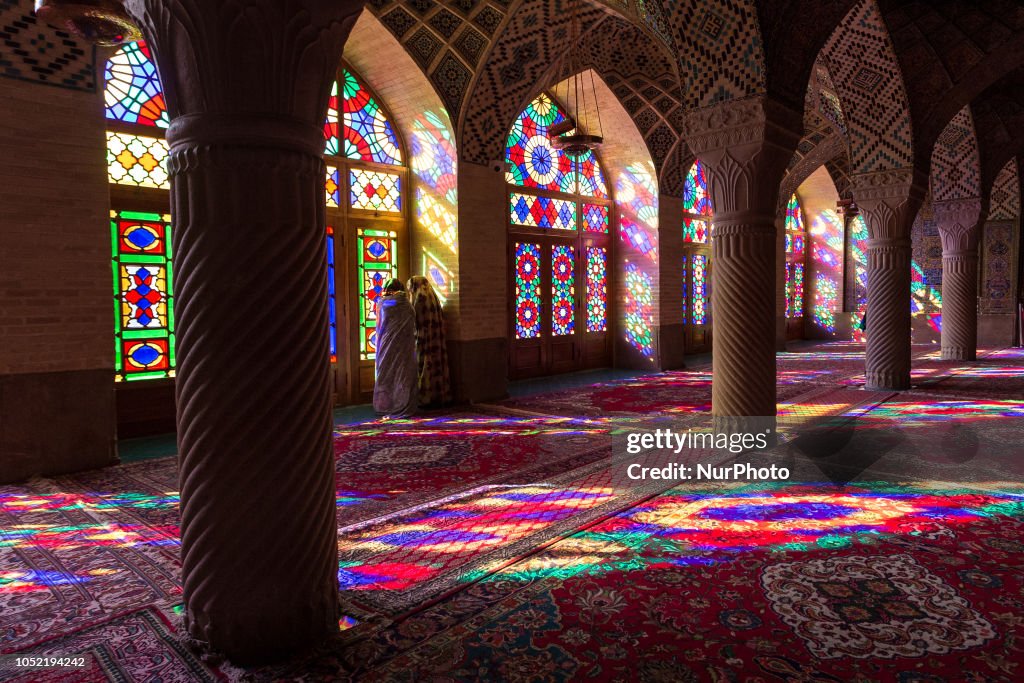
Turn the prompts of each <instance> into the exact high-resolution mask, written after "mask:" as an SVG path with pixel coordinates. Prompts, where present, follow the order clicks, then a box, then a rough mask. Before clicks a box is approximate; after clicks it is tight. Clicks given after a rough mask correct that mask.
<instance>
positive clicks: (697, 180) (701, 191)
mask: <svg viewBox="0 0 1024 683" xmlns="http://www.w3.org/2000/svg"><path fill="white" fill-rule="evenodd" d="M683 210H685V211H686V212H688V213H693V214H698V215H701V216H710V215H712V213H714V212H713V211H712V209H711V198H710V197H709V196H708V181H707V176H706V175H705V173H704V165H703V164H702V163H700V161H699V160H698V161H695V162H693V166H691V167H690V172H689V173H687V174H686V181H685V182H684V184H683Z"/></svg>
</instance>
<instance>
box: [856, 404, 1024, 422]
mask: <svg viewBox="0 0 1024 683" xmlns="http://www.w3.org/2000/svg"><path fill="white" fill-rule="evenodd" d="M849 415H850V416H856V417H858V424H859V425H860V426H873V424H874V425H877V426H886V427H890V426H891V427H896V426H898V427H900V428H906V427H928V426H932V425H936V424H941V423H950V422H959V423H961V424H966V423H970V422H976V421H984V420H993V419H997V418H1007V417H1011V418H1013V417H1016V418H1020V417H1024V401H969V400H963V401H940V400H930V401H922V402H913V401H889V402H886V403H884V404H882V405H881V406H878V407H876V408H874V409H872V410H871V411H870V412H868V413H864V412H862V411H852V412H851V413H849Z"/></svg>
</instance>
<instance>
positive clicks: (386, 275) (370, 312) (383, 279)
mask: <svg viewBox="0 0 1024 683" xmlns="http://www.w3.org/2000/svg"><path fill="white" fill-rule="evenodd" d="M397 237H398V235H397V233H395V232H389V231H386V230H368V229H363V228H359V229H358V230H357V231H356V244H357V247H358V249H359V268H358V270H359V273H358V275H359V357H360V359H362V360H373V359H374V358H376V353H377V339H376V336H375V334H376V331H377V302H378V301H379V300H380V298H381V296H382V293H383V291H384V285H385V283H387V281H388V280H389V279H391V278H393V277H398V240H397Z"/></svg>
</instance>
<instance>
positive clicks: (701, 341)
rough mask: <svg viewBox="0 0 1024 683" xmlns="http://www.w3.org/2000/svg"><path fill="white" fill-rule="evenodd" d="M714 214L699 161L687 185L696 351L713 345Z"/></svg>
mask: <svg viewBox="0 0 1024 683" xmlns="http://www.w3.org/2000/svg"><path fill="white" fill-rule="evenodd" d="M713 214H714V211H713V210H712V206H711V197H710V196H709V195H708V180H707V174H706V172H705V169H704V165H703V164H702V163H701V162H700V160H699V159H698V160H696V161H694V162H693V165H692V166H690V170H689V172H688V173H687V174H686V181H685V182H684V183H683V242H684V243H685V247H686V248H685V251H684V252H683V322H684V323H686V324H687V325H689V326H690V327H689V328H688V330H687V335H688V337H687V345H688V346H689V347H690V348H691V349H693V350H699V349H702V348H704V347H707V346H708V345H709V344H710V341H709V336H708V329H707V328H706V327H705V326H707V325H708V324H709V323H710V322H711V320H710V315H709V312H710V310H711V295H710V287H709V279H710V278H709V268H710V262H711V252H710V249H709V248H708V245H710V243H711V218H712V216H713Z"/></svg>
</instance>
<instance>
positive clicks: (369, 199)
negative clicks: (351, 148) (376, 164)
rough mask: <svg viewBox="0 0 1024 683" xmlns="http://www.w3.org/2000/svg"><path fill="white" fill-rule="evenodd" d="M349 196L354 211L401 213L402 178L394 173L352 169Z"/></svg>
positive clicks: (349, 174)
mask: <svg viewBox="0 0 1024 683" xmlns="http://www.w3.org/2000/svg"><path fill="white" fill-rule="evenodd" d="M348 177H349V196H350V200H351V206H352V208H353V209H367V210H370V211H390V212H395V213H398V212H401V210H402V178H401V177H400V176H398V175H395V174H393V173H382V172H379V171H368V170H364V169H356V168H354V169H350V170H349V173H348Z"/></svg>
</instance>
